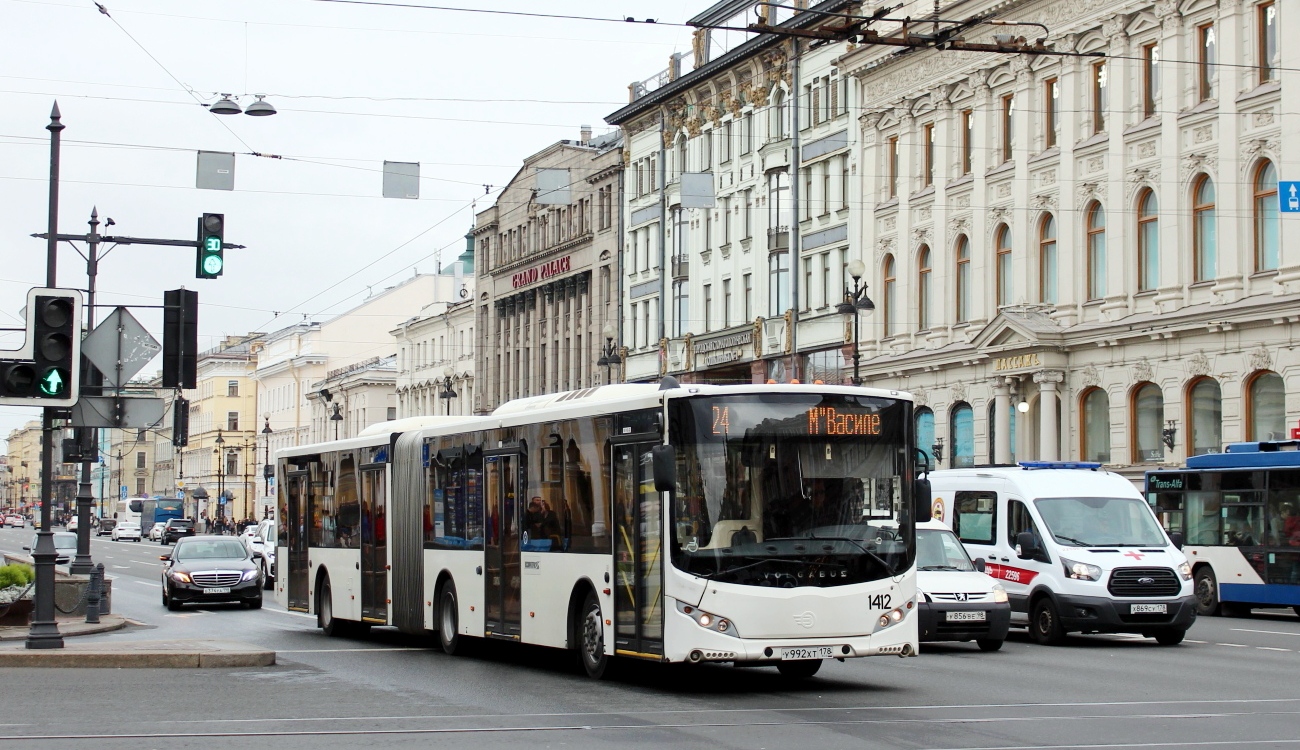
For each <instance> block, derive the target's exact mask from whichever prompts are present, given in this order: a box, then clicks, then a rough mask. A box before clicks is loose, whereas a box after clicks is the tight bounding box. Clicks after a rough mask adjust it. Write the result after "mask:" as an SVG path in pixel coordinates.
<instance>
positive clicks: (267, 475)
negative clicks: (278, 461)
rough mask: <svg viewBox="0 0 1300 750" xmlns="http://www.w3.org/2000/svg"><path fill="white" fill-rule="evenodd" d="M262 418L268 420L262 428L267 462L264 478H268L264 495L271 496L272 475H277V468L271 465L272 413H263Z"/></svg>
mask: <svg viewBox="0 0 1300 750" xmlns="http://www.w3.org/2000/svg"><path fill="white" fill-rule="evenodd" d="M262 419H264V420H266V426H265V427H263V428H262V435H264V436H265V440H266V464H265V465H264V466H262V478H263V479H265V480H266V490H265V491H264V492H263V495H264V496H266V497H270V496H271V477H273V476H275V469H274V468H273V467H272V466H271V415H270V413H267V414H263V415H262ZM254 460H256V459H254Z"/></svg>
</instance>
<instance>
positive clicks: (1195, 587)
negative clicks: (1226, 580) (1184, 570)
mask: <svg viewBox="0 0 1300 750" xmlns="http://www.w3.org/2000/svg"><path fill="white" fill-rule="evenodd" d="M1192 591H1193V592H1195V594H1196V614H1198V615H1201V616H1205V615H1217V614H1219V579H1217V578H1215V577H1214V570H1213V569H1212V568H1210V566H1208V565H1207V566H1205V567H1203V568H1201V569H1200V570H1197V571H1196V580H1195V582H1194V583H1193V584H1192Z"/></svg>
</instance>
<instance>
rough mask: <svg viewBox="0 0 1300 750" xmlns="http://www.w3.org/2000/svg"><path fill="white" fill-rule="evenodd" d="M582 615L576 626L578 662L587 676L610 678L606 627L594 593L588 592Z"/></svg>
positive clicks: (581, 611) (598, 601)
mask: <svg viewBox="0 0 1300 750" xmlns="http://www.w3.org/2000/svg"><path fill="white" fill-rule="evenodd" d="M579 611H580V613H581V615H580V617H579V618H578V621H577V622H576V623H575V626H576V628H577V630H578V632H577V634H576V635H577V638H575V639H574V640H575V642H576V643H577V644H578V661H580V662H581V663H582V668H583V670H584V671H586V673H587V676H588V677H591V678H594V679H597V680H599V679H603V678H605V677H607V676H609V671H610V670H609V656H608V655H607V654H606V653H605V627H604V620H603V619H602V618H601V614H600V600H599V599H597V598H596V593H595V592H594V591H588V592H587V599H586V600H585V601H584V602H583V603H582V609H581V610H579Z"/></svg>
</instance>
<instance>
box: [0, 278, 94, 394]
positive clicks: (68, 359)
mask: <svg viewBox="0 0 1300 750" xmlns="http://www.w3.org/2000/svg"><path fill="white" fill-rule="evenodd" d="M26 322H27V337H26V340H25V341H24V342H23V348H22V349H19V350H16V351H7V352H0V404H9V405H15V406H37V405H39V406H72V405H73V404H75V403H76V402H77V398H78V397H79V395H80V390H81V293H80V292H78V291H76V290H73V289H32V290H30V291H29V292H28V293H27V321H26Z"/></svg>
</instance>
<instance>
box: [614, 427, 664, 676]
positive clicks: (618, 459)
mask: <svg viewBox="0 0 1300 750" xmlns="http://www.w3.org/2000/svg"><path fill="white" fill-rule="evenodd" d="M654 445H655V443H625V444H622V445H614V446H613V447H612V450H613V451H614V525H615V528H614V567H615V570H614V577H615V580H614V583H615V591H614V644H615V645H614V652H615V653H616V654H620V655H623V656H640V657H652V658H657V657H659V656H662V655H663V652H664V646H663V642H664V615H663V569H662V567H661V561H662V559H663V555H662V552H663V507H662V502H661V496H660V494H659V493H658V492H656V491H655V483H654V471H653V468H652V463H651V453H650V449H651V448H652V447H654Z"/></svg>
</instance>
